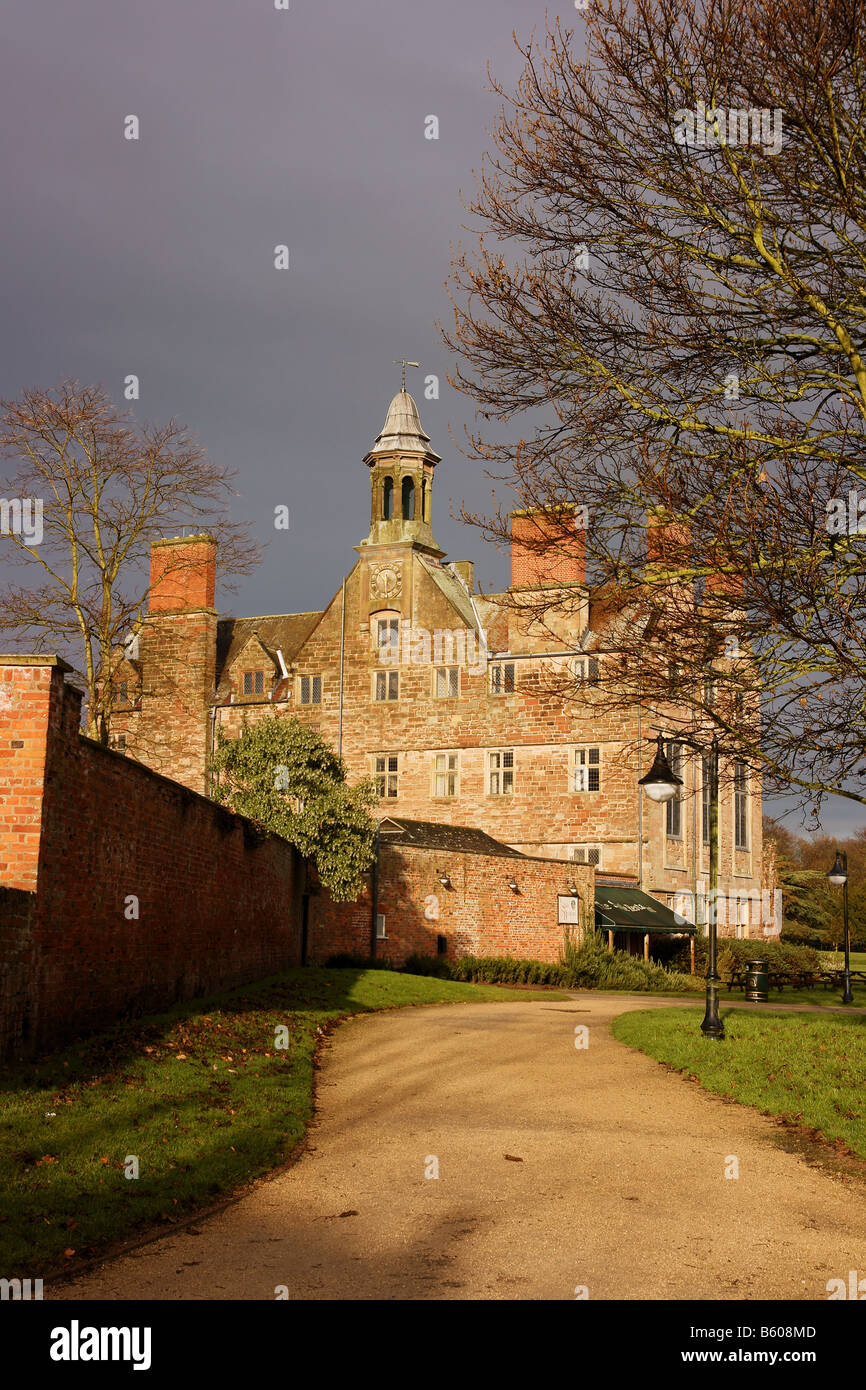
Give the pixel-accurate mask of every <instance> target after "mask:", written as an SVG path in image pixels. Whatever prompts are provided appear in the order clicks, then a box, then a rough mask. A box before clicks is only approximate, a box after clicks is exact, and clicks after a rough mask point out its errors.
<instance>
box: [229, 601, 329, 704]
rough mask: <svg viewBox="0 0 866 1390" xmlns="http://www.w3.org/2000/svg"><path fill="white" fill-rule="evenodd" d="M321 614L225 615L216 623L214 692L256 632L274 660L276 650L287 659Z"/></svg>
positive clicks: (289, 658)
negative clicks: (241, 616) (239, 616)
mask: <svg viewBox="0 0 866 1390" xmlns="http://www.w3.org/2000/svg"><path fill="white" fill-rule="evenodd" d="M321 616H322V614H321V613H320V612H317V613H275V614H270V615H268V616H266V617H263V618H224V619H222V621H221V622H219V623H218V624H217V660H216V682H217V695H218V696H219V695H220V693H221V691H220V686H221V685H222V682H223V679H224V677H225V676H227V675H228V672H229V670H230V669H231V667H232V665H233V664H234V662H235V661H236V660H237V658H238V657H239V656H240V654H241V652H242V651H243V649H244V647H245V646H246V644H247V642H248V641H249V639H250V638H251V637H252V636H253V634H254V633H255V634H256V635H257V637H258V639H259V641H260V642H261V644H262V646H263V647H264V648H265V651H267V652H268V653H269V654H272V655H273V661H274V665H276V664H277V656H276V653H277V651H278V650H279V651H281V652H282V654H283V658H284V660H285V662H286V664H287V665H288V663H289V662H290V661H291V660H292V659H293V658H294V656H295V655H296V654H297V653H298V652H299V651H300V649H301V647H302V646H303V645H304V643H305V642H306V640H307V638H308V637H309V635H310V633H311V632H312V631H313V628H314V627H315V626H316V624H317V623H318V621H319V619H320V618H321Z"/></svg>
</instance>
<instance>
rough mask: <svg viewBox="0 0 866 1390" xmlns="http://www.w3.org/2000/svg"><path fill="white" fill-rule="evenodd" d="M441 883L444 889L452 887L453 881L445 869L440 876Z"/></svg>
mask: <svg viewBox="0 0 866 1390" xmlns="http://www.w3.org/2000/svg"><path fill="white" fill-rule="evenodd" d="M439 882H440V883H441V884H442V887H443V888H450V887H451V880H450V878H449V877H448V873H447V871H446V870H445V869H443V870H442V872H441V874H440V875H439Z"/></svg>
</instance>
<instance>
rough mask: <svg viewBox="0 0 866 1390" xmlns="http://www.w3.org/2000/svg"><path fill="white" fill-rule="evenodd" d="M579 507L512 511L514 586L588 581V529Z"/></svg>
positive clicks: (520, 587) (522, 587)
mask: <svg viewBox="0 0 866 1390" xmlns="http://www.w3.org/2000/svg"><path fill="white" fill-rule="evenodd" d="M579 517H580V511H579V509H578V508H577V507H537V508H534V509H532V510H529V511H520V512H512V513H511V587H512V588H513V589H531V588H536V587H537V586H539V585H541V584H585V583H586V531H585V529H584V526H583V524H582V523H581V522H580V521H579Z"/></svg>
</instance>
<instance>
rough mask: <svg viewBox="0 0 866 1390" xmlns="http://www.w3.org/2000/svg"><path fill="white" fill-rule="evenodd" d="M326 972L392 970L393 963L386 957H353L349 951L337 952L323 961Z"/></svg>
mask: <svg viewBox="0 0 866 1390" xmlns="http://www.w3.org/2000/svg"><path fill="white" fill-rule="evenodd" d="M325 969H326V970H393V969H394V962H393V961H390V960H388V958H387V956H376V957H373V956H361V955H353V954H352V952H351V951H337V952H335V953H334V955H332V956H328V959H327V960H326V961H325Z"/></svg>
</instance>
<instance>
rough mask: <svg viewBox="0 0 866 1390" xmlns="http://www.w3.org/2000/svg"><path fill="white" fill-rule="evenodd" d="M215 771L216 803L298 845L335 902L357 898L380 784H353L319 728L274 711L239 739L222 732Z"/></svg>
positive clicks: (367, 858)
mask: <svg viewBox="0 0 866 1390" xmlns="http://www.w3.org/2000/svg"><path fill="white" fill-rule="evenodd" d="M213 771H214V774H215V777H214V787H213V791H212V795H213V798H214V800H215V801H219V802H220V803H222V804H223V805H225V806H230V807H231V809H232V810H233V811H236V812H237V813H238V814H239V815H242V816H247V817H248V818H249V819H250V820H252V821H254V822H255V823H256V824H257V825H258V826H259V827H260V828H261V829H262V830H263V831H267V832H269V833H271V834H273V835H279V836H281V837H282V839H284V840H288V842H289V843H290V844H292V845H295V847H296V848H297V849H298V850H300V852H301V854H303V855H304V856H305V857H306V858H309V859H312V860H313V862H314V863H315V866H316V870H317V872H318V875H319V878H320V880H321V882H322V884H323V885H324V887H325V888H327V889H328V892H329V893H330V894H331V897H332V898H334V899H335V900H337V901H338V902H345V901H349V900H351V899H353V898H356V897H357V896H358V893H359V891H360V887H361V880H362V877H363V874H364V873H365V872H366V870H367V869H369V867H370V865H371V864H372V862H373V853H374V851H373V844H374V840H375V835H376V822H375V820H374V819H373V818H372V817H371V816H370V808H371V807H372V806H373V805H374V804H375V800H376V795H375V788H374V785H373V783H372V781H371V780H367V781H364V782H361V783H359V784H358V785H357V786H354V787H350V786H348V785H347V783H346V767H345V764H344V762H343V760H342V758H339V757H337V754H336V753H335V752H334V751H333V749H331V748H330V747H329V746H328V744H327V743H326V742H325V740H324V739H323V738H321V737H320V736H319V734H317V733H316V732H315V730H314V729H310V728H309V727H308V726H307V725H306V724H302V723H301V722H300V721H299V720H297V719H285V718H280V717H278V716H276V715H272V716H270V717H269V718H267V719H263V720H261V721H260V722H258V723H256V724H252V725H245V727H244V729H243V732H242V733H241V736H240V738H237V739H229V738H226V737H225V735H224V734H223V733H222V731H220V733H219V741H218V746H217V752H216V754H215V756H214V760H213Z"/></svg>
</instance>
